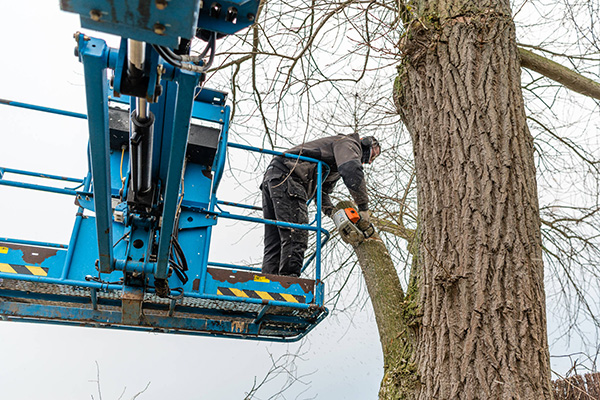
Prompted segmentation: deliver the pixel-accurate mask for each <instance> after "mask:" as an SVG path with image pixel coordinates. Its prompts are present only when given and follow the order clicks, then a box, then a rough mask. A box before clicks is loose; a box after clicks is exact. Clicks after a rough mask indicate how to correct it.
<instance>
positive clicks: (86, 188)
mask: <svg viewBox="0 0 600 400" xmlns="http://www.w3.org/2000/svg"><path fill="white" fill-rule="evenodd" d="M3 104H10V103H3ZM10 105H12V104H10ZM18 106H22V104H19V105H18ZM27 108H30V109H34V110H40V111H45V112H51V113H57V114H62V115H69V113H66V112H61V111H60V110H55V109H48V108H43V107H36V106H32V107H27ZM227 111H228V108H227ZM70 116H75V115H70ZM75 117H77V116H75ZM224 117H225V119H224V121H223V122H224V134H223V137H222V140H221V142H220V149H221V154H220V157H218V159H217V161H216V162H215V167H216V168H215V179H214V180H213V187H212V188H211V201H210V205H209V208H208V209H206V210H201V212H204V213H205V214H206V215H207V216H213V217H214V218H219V217H223V218H227V219H234V220H241V221H250V222H255V223H262V224H272V225H276V226H284V227H293V228H298V229H306V230H309V231H313V232H315V233H316V234H317V251H316V253H315V257H314V258H316V266H315V281H316V287H315V298H314V303H313V304H314V305H317V306H319V307H322V305H323V292H324V290H323V283H322V282H321V273H320V272H321V271H320V267H321V254H320V253H321V248H322V245H323V244H325V242H326V241H327V240H328V238H329V233H328V232H327V231H326V230H325V229H323V228H322V219H321V213H320V212H317V214H316V217H315V220H314V221H312V222H311V224H310V225H309V226H305V225H300V224H290V223H286V222H280V221H271V220H264V219H262V218H254V217H249V216H245V215H238V214H232V213H229V212H225V211H222V210H221V211H217V210H218V209H219V207H218V205H219V204H221V205H229V206H235V207H240V208H245V209H254V210H256V209H258V207H255V206H251V205H245V204H240V203H232V202H224V201H218V200H217V196H216V191H217V186H218V182H219V180H220V177H221V175H222V172H223V169H224V159H225V148H226V147H229V148H234V149H241V150H246V151H255V152H261V153H266V154H271V155H283V156H285V157H289V158H300V159H302V160H305V161H311V162H316V163H317V164H318V178H317V179H318V185H319V187H320V186H321V184H322V179H323V174H322V172H323V165H324V164H322V163H321V162H320V161H318V160H315V159H310V158H308V157H303V156H296V155H291V154H283V153H280V152H275V151H271V150H267V149H260V148H257V147H251V146H246V145H240V144H235V143H227V142H226V139H227V135H226V130H225V129H226V128H227V125H226V122H227V121H228V112H227V113H225V115H224ZM92 157H93V153H92V154H90V165H91V166H92V165H93V159H92ZM91 168H92V171H93V167H91ZM101 168H103V167H102V166H101ZM3 172H6V173H13V174H20V175H30V176H36V177H39V178H46V179H59V180H63V181H67V182H73V183H77V184H79V187H81V186H82V185H83V188H82V190H80V191H77V190H75V189H59V188H54V187H50V186H44V185H35V184H27V183H22V184H20V185H14V184H13V183H12V181H4V180H3V179H1V178H2V173H3ZM106 180H107V181H110V179H108V178H106ZM91 181H92V173H89V174H88V176H87V177H86V178H85V179H83V180H81V179H75V178H66V177H58V176H53V175H48V174H43V173H34V172H28V171H21V170H15V169H9V168H0V184H9V185H11V186H18V187H22V188H26V189H33V190H43V191H47V192H54V193H60V194H67V195H75V196H77V198H79V199H80V204H85V201H84V199H83V197H86V196H87V197H90V196H91V197H94V198H95V197H97V196H98V195H97V194H96V195H95V196H94V195H92V193H91V192H90V183H91ZM57 189H58V191H57ZM177 190H179V187H178V188H177ZM176 198H177V197H176ZM321 202H322V197H321V192H320V190H318V191H317V197H316V206H317V210H320V207H321ZM88 203H89V202H88ZM94 203H96V202H94ZM100 204H101V205H102V203H100ZM187 206H188V205H187V204H186V201H185V200H184V201H183V202H182V208H183V209H186V208H187ZM109 207H110V203H109V204H108V205H107V209H108V210H111V209H110V208H109ZM87 208H90V207H87ZM93 209H94V211H96V215H98V213H97V209H96V204H94V206H93ZM83 210H84V207H83V206H80V207H79V209H78V212H77V216H76V220H75V224H74V227H73V233H72V237H71V240H70V243H69V245H68V246H65V245H61V244H52V243H40V242H32V241H23V240H12V239H7V238H0V241H2V242H5V243H18V244H29V245H37V246H43V247H56V248H66V249H67V251H66V255H65V263H64V266H63V267H62V270H61V273H60V277H38V276H19V277H18V279H19V280H23V281H29V282H39V283H48V284H56V285H71V286H77V287H87V288H91V289H93V291H92V293H96V292H97V291H98V290H102V289H110V290H120V289H122V288H123V286H122V285H115V284H106V283H97V282H85V281H81V280H76V279H69V273H70V270H71V264H72V260H73V254H74V253H75V249H76V243H77V240H78V236H79V234H80V229H81V222H82V219H83ZM108 217H109V218H110V219H111V223H112V214H109V215H108ZM215 223H216V222H215ZM315 224H316V226H314V225H315ZM321 235H324V236H325V238H324V239H323V240H321V238H322V236H321ZM206 245H207V247H208V240H207V242H206ZM205 254H207V253H205ZM312 260H313V258H310V259H309V260H307V262H306V264H305V266H304V268H306V266H307V265H308V264H309V263H310V262H311V261H312ZM208 265H211V266H217V267H221V268H223V267H224V268H229V269H231V270H233V271H236V270H250V271H257V269H252V268H249V267H245V266H238V265H231V264H222V263H212V262H208V261H207V260H206V265H205V266H204V267H203V268H202V284H201V288H202V289H204V288H205V285H206V276H207V266H208ZM115 266H116V267H117V268H116V269H118V270H123V269H125V265H124V263H123V261H119V262H115ZM154 266H155V264H152V265H151V266H149V265H147V264H144V263H137V262H136V263H131V265H130V267H133V268H131V269H132V270H137V271H144V272H147V273H152V272H154V270H153V268H154ZM0 278H4V279H15V278H16V277H15V276H14V275H10V274H5V273H0ZM185 296H186V297H190V298H200V299H208V300H217V301H225V300H226V301H232V302H247V303H254V304H259V303H260V304H264V301H262V300H260V299H252V298H239V297H232V296H223V295H218V296H217V295H214V294H208V293H204V290H201V291H200V292H198V293H193V292H187V291H186V293H185ZM93 301H94V300H93ZM95 301H97V300H95ZM313 304H293V303H288V302H282V301H270V302H269V306H270V307H278V306H279V307H288V308H289V307H291V308H296V309H310V308H311V307H313ZM27 307H28V308H27V310H28V311H27V312H31V313H34V312H37V313H41V314H43V308H39V307H37V308H36V307H32V306H27ZM35 310H37V311H35ZM2 311H3V310H2V307H0V312H2ZM4 311H6V312H8V311H7V310H4ZM22 311H23V310H22ZM63 311H64V313H63V314H62V315H63V316H65V318H66V316H68V315H71V314H72V311H69V310H66V309H65V310H63ZM265 311H266V308H265V309H263V313H264V312H265ZM23 312H25V311H23ZM82 313H83V314H80V315H84V314H85V313H86V311H85V310H83V311H82ZM111 315H112V314H111ZM326 315H327V311H326V309H323V312H322V313H321V315H320V316H319V318H317V320H316V321H315V323H314V324H313V325H311V326H310V327H309V328H308V329H306V331H305V332H304V333H303V334H302V335H300V336H298V337H294V338H292V339H290V338H277V337H275V338H273V337H271V338H262V337H258V336H256V337H251V338H252V339H258V340H274V341H280V340H283V341H287V340H298V339H299V338H300V337H302V336H304V335H305V334H306V333H308V332H309V331H310V330H311V329H312V328H313V327H314V326H316V324H317V323H318V322H319V321H320V320H322V319H323V318H324V317H325V316H326ZM104 317H106V316H104ZM111 318H113V319H114V318H116V317H114V315H113V316H112V317H111V316H108V317H107V321H108V320H111ZM188 324H189V325H190V326H194V323H193V322H188ZM199 324H202V323H201V322H199ZM155 325H156V326H161V325H163V326H165V327H168V323H164V321H163V322H161V323H158V322H157V323H155ZM117 328H123V327H117ZM126 329H134V330H136V329H139V330H144V329H145V328H144V327H138V328H136V327H128V328H126ZM178 333H190V332H178ZM193 334H201V335H207V334H208V335H219V333H218V332H212V333H207V332H200V333H199V332H193Z"/></svg>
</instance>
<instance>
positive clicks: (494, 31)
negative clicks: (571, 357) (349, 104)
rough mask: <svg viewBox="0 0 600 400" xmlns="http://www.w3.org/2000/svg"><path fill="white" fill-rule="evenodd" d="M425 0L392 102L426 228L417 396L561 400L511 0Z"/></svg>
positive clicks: (411, 33)
mask: <svg viewBox="0 0 600 400" xmlns="http://www.w3.org/2000/svg"><path fill="white" fill-rule="evenodd" d="M484 3H485V2H478V4H477V5H474V4H471V3H470V2H468V1H460V0H458V1H457V0H447V2H444V0H440V1H439V2H435V3H433V2H431V3H430V2H426V1H423V2H422V3H419V4H418V5H417V7H416V8H415V9H414V10H416V11H415V12H417V13H418V15H417V17H418V18H415V19H413V21H412V22H410V24H409V25H408V27H407V33H406V35H405V38H404V41H403V43H401V46H402V48H401V51H402V52H403V62H402V65H401V67H400V75H399V77H398V79H397V81H396V87H395V100H396V104H397V106H398V110H399V112H400V113H401V115H402V119H403V121H404V123H405V124H406V127H407V128H408V130H409V131H410V134H411V138H412V141H413V146H414V159H415V167H416V174H417V188H418V203H419V214H420V216H421V217H422V218H421V221H420V224H421V225H420V230H421V237H420V242H419V269H420V282H419V295H420V298H419V303H420V305H421V307H422V313H423V318H422V325H421V327H420V330H419V336H418V338H417V347H416V349H415V362H416V368H417V371H418V376H419V380H420V382H421V385H420V386H418V387H417V388H416V391H415V398H418V399H424V400H425V399H427V400H429V399H479V398H481V399H523V400H526V399H527V400H528V399H550V398H551V385H550V367H549V354H548V343H547V334H546V312H545V298H544V286H543V265H542V248H541V235H540V218H539V209H538V200H537V189H536V180H535V167H534V158H533V141H532V137H531V135H530V134H529V131H528V129H527V125H526V121H525V112H524V106H523V97H522V94H521V89H520V66H519V54H518V50H517V46H516V42H515V33H514V24H513V22H512V19H511V16H510V15H511V13H510V8H509V4H508V1H502V2H499V3H497V2H489V4H487V5H486V4H484Z"/></svg>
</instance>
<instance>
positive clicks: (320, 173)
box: [315, 162, 323, 305]
mask: <svg viewBox="0 0 600 400" xmlns="http://www.w3.org/2000/svg"><path fill="white" fill-rule="evenodd" d="M322 181H323V164H322V163H321V162H318V163H317V253H316V254H317V258H316V267H315V282H316V283H317V287H316V303H317V304H319V305H322V304H323V282H321V201H322V200H323V191H322V186H323V182H322Z"/></svg>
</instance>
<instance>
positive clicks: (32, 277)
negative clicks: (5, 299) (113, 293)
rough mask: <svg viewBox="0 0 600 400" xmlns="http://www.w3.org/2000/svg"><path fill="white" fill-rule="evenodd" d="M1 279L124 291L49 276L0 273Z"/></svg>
mask: <svg viewBox="0 0 600 400" xmlns="http://www.w3.org/2000/svg"><path fill="white" fill-rule="evenodd" d="M0 279H11V280H15V281H26V282H37V283H51V284H54V285H66V286H79V287H87V288H95V289H101V290H102V289H108V290H119V291H120V290H122V289H123V285H114V284H106V283H100V282H94V281H74V280H70V279H59V278H48V277H47V276H35V275H20V274H18V275H17V274H11V273H7V272H0Z"/></svg>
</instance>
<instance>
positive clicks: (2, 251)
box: [0, 246, 8, 254]
mask: <svg viewBox="0 0 600 400" xmlns="http://www.w3.org/2000/svg"><path fill="white" fill-rule="evenodd" d="M6 253H8V247H2V246H0V254H6Z"/></svg>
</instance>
